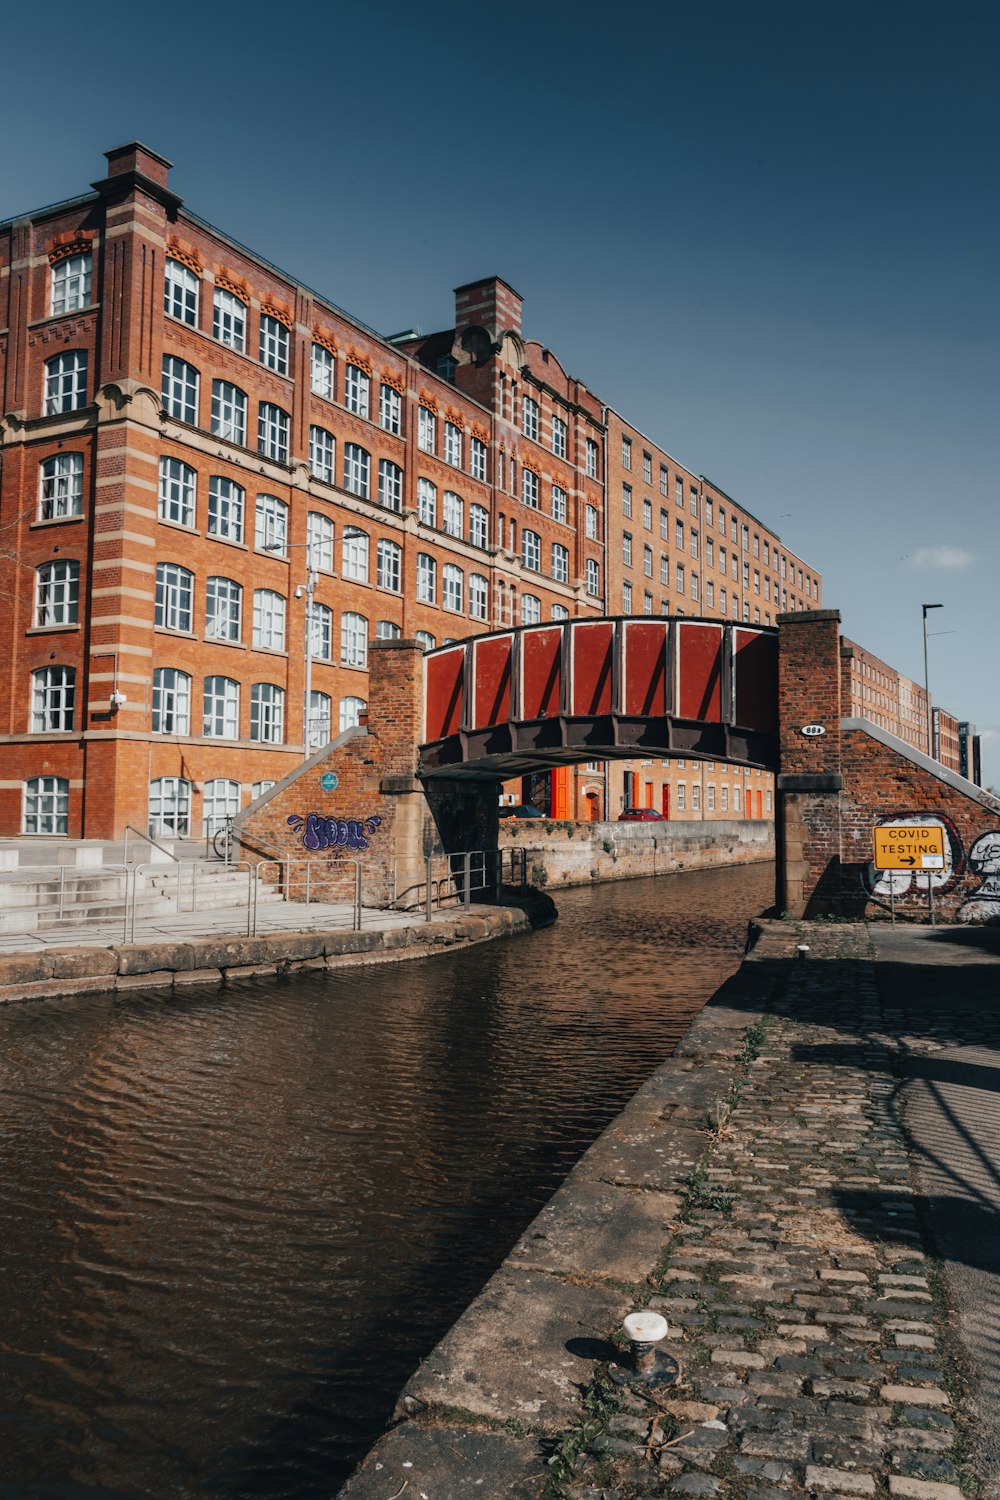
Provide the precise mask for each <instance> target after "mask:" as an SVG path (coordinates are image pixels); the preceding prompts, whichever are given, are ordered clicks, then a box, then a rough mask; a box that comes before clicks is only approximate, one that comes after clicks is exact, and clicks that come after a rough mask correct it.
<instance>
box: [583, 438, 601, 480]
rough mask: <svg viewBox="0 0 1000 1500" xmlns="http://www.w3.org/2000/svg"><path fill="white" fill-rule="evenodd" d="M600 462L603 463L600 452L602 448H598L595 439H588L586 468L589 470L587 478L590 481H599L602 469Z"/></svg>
mask: <svg viewBox="0 0 1000 1500" xmlns="http://www.w3.org/2000/svg"><path fill="white" fill-rule="evenodd" d="M600 461H601V451H600V448H599V447H598V445H597V443H596V442H595V441H594V439H593V438H588V439H587V446H586V468H587V478H588V479H597V477H598V469H599V467H600Z"/></svg>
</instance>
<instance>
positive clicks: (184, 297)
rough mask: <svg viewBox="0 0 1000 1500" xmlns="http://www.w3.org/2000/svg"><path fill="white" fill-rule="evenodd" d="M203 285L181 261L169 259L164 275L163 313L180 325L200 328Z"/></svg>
mask: <svg viewBox="0 0 1000 1500" xmlns="http://www.w3.org/2000/svg"><path fill="white" fill-rule="evenodd" d="M200 287H201V283H200V282H199V280H198V277H197V276H196V275H195V274H194V272H193V271H191V270H189V269H188V267H187V266H185V265H182V264H181V262H180V261H179V260H170V259H169V258H168V259H167V263H166V266H165V268H164V273H163V311H164V312H165V313H166V314H167V316H168V317H171V318H176V319H177V321H178V322H179V323H187V324H188V326H189V327H191V328H197V326H198V293H199V290H200Z"/></svg>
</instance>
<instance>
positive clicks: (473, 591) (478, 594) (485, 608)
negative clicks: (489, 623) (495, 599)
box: [469, 573, 490, 620]
mask: <svg viewBox="0 0 1000 1500" xmlns="http://www.w3.org/2000/svg"><path fill="white" fill-rule="evenodd" d="M489 599H490V585H489V580H488V579H486V578H484V577H483V575H482V573H470V574H469V614H470V616H471V617H472V619H473V620H485V619H487V618H488V617H489Z"/></svg>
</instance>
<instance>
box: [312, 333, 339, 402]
mask: <svg viewBox="0 0 1000 1500" xmlns="http://www.w3.org/2000/svg"><path fill="white" fill-rule="evenodd" d="M334 368H335V366H334V358H333V355H332V354H331V353H330V351H329V349H325V348H324V347H323V345H322V344H313V346H312V350H311V351H310V355H309V389H310V390H311V391H312V393H313V395H314V396H322V398H323V400H324V401H332V400H333V372H334Z"/></svg>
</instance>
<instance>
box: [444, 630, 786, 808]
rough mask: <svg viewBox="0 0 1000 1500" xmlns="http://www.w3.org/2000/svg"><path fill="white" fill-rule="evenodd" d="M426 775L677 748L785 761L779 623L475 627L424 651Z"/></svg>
mask: <svg viewBox="0 0 1000 1500" xmlns="http://www.w3.org/2000/svg"><path fill="white" fill-rule="evenodd" d="M425 673H426V678H425V694H424V703H425V717H424V740H423V743H422V745H421V747H420V770H421V774H422V775H424V776H435V775H437V776H469V777H489V778H492V779H496V778H497V777H500V778H503V779H506V778H509V777H514V776H519V775H526V774H528V773H530V772H532V771H539V770H545V769H549V768H552V767H554V766H564V765H571V764H573V763H574V762H576V761H581V760H613V759H618V760H624V759H631V758H633V757H637V756H642V757H644V758H648V757H656V758H666V757H667V756H671V755H683V756H691V757H696V758H697V757H701V758H705V759H710V760H725V761H733V762H736V763H738V764H741V765H750V766H763V767H765V768H767V769H769V770H777V766H778V632H777V630H775V629H772V628H770V627H766V626H761V625H743V624H737V623H729V622H726V621H722V620H699V619H691V618H689V617H686V616H685V617H684V618H676V617H675V618H670V619H667V618H650V617H649V616H646V615H643V616H639V617H616V618H608V619H579V620H562V621H557V622H553V623H552V624H549V625H523V626H520V627H519V628H516V629H510V630H502V631H495V632H493V633H492V634H490V635H477V636H471V637H469V639H467V640H464V641H457V642H455V643H454V644H453V645H450V646H442V647H439V648H438V650H436V651H431V652H429V653H428V655H427V657H426V660H425Z"/></svg>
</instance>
